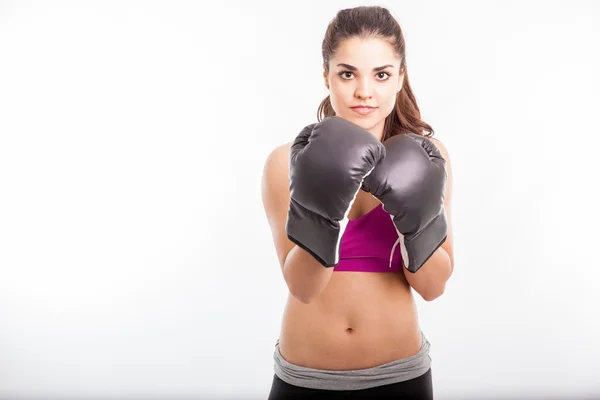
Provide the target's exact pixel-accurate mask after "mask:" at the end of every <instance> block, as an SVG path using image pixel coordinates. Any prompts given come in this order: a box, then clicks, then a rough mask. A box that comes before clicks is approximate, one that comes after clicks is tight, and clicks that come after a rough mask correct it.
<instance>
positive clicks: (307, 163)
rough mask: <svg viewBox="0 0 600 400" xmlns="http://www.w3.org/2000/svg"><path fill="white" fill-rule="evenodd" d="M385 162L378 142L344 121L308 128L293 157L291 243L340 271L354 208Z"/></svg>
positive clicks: (326, 121)
mask: <svg viewBox="0 0 600 400" xmlns="http://www.w3.org/2000/svg"><path fill="white" fill-rule="evenodd" d="M384 157H385V148H384V146H383V144H382V143H381V142H380V141H379V140H377V138H376V137H375V136H373V135H372V134H371V133H370V132H368V131H366V130H364V129H363V128H361V127H359V126H358V125H356V124H354V123H352V122H350V121H347V120H345V119H343V118H340V117H337V116H332V117H328V118H325V119H324V120H323V121H321V122H319V123H317V124H311V125H308V126H306V127H305V128H304V129H303V130H302V131H301V132H300V134H299V135H298V136H297V137H296V139H295V140H294V142H293V144H292V148H291V152H290V164H289V167H290V175H289V179H290V205H289V209H288V216H287V220H286V232H287V236H288V238H289V239H290V240H291V241H292V242H293V243H295V244H296V245H298V246H299V247H301V248H303V249H304V250H306V251H307V252H309V253H310V254H311V255H312V256H313V257H314V258H315V259H316V260H318V261H319V263H321V264H322V265H323V266H324V267H333V266H335V265H337V264H338V263H339V248H340V242H341V240H342V236H343V234H344V231H345V229H346V226H347V224H348V213H349V212H350V208H351V207H352V203H353V202H354V199H355V198H356V195H357V194H358V191H359V190H360V188H361V185H362V183H363V180H364V178H365V177H366V176H367V175H368V174H369V173H370V172H371V171H372V170H373V168H374V167H375V165H376V164H377V163H378V162H379V161H380V160H382V159H383V158H384Z"/></svg>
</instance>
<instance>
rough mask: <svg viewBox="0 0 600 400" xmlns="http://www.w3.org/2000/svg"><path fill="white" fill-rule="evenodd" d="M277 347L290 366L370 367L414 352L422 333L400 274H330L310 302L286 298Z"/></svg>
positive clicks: (414, 306) (411, 297)
mask: <svg viewBox="0 0 600 400" xmlns="http://www.w3.org/2000/svg"><path fill="white" fill-rule="evenodd" d="M279 347H280V351H281V353H282V355H283V357H284V358H285V359H286V360H287V361H288V362H290V363H292V364H296V365H300V366H304V367H309V368H317V369H329V370H346V369H362V368H370V367H374V366H377V365H381V364H385V363H388V362H391V361H394V360H399V359H401V358H405V357H409V356H412V355H414V354H416V353H417V352H418V351H419V349H420V348H421V330H420V327H419V323H418V316H417V309H416V304H415V302H414V298H413V295H412V292H411V290H410V286H409V285H408V283H407V282H406V279H405V277H404V275H403V273H401V272H400V273H363V272H361V273H357V272H334V274H333V275H332V277H331V280H330V282H329V284H328V286H327V288H326V289H325V290H324V291H323V293H322V294H321V295H320V297H319V298H318V299H317V300H315V301H314V302H312V303H311V304H304V303H301V302H300V301H298V300H296V299H295V298H293V297H292V296H291V295H290V296H289V299H288V302H287V304H286V308H285V312H284V315H283V322H282V330H281V334H280V337H279Z"/></svg>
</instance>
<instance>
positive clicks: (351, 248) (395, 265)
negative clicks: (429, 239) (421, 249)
mask: <svg viewBox="0 0 600 400" xmlns="http://www.w3.org/2000/svg"><path fill="white" fill-rule="evenodd" d="M399 243H400V241H399V236H398V232H397V231H396V227H395V226H394V222H393V221H392V218H391V216H390V214H388V213H387V212H386V211H385V210H384V209H383V204H381V203H380V204H379V205H378V206H377V207H375V208H374V209H372V210H371V211H369V212H368V213H366V214H364V215H362V216H361V217H359V218H357V219H353V220H349V221H348V225H347V226H346V230H345V231H344V235H343V236H342V241H341V243H340V260H339V263H338V264H337V265H336V266H335V267H334V272H335V271H352V272H361V271H362V272H399V271H402V255H401V253H400V246H398V244H399ZM395 250H396V251H395Z"/></svg>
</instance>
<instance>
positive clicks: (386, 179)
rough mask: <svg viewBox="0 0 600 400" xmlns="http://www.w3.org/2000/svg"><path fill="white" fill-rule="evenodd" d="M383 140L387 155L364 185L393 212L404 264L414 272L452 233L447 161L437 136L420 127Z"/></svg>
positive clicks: (386, 208)
mask: <svg viewBox="0 0 600 400" xmlns="http://www.w3.org/2000/svg"><path fill="white" fill-rule="evenodd" d="M383 145H384V146H385V149H386V157H385V159H383V160H382V161H381V163H380V164H379V165H377V167H376V168H375V169H374V170H373V172H372V173H371V174H370V175H369V176H368V177H367V178H366V179H365V181H364V182H363V186H362V189H363V190H365V191H367V192H369V193H371V194H372V195H373V196H375V197H377V198H378V199H379V200H380V201H381V203H382V204H383V208H384V210H385V211H387V212H388V213H389V214H390V216H391V218H392V220H393V221H394V225H395V226H396V230H397V231H398V236H399V237H398V241H397V242H396V245H397V244H399V245H400V250H401V254H402V260H403V263H404V267H405V268H406V269H408V270H409V271H410V272H413V273H414V272H417V271H418V270H419V268H421V266H423V264H424V263H425V262H426V261H427V260H428V259H429V258H430V257H431V255H432V254H433V253H434V252H435V251H436V250H437V249H438V247H440V246H441V245H442V244H443V243H444V241H445V240H446V237H447V221H446V215H445V212H444V193H445V189H446V168H445V164H446V161H445V159H444V158H443V157H442V155H441V154H440V151H439V150H438V148H437V147H436V146H435V145H434V144H433V142H432V141H430V140H429V139H427V138H426V137H424V136H421V135H417V134H414V133H410V134H399V135H395V136H392V137H391V138H389V139H387V140H386V141H385V142H384V143H383ZM396 245H394V248H395V246H396ZM394 248H393V249H392V254H393V250H394ZM390 258H391V257H390Z"/></svg>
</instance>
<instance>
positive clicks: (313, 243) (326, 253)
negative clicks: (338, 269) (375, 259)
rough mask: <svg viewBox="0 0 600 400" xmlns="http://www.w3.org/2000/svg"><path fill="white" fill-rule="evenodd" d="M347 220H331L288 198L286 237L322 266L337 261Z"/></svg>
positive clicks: (330, 265) (331, 264) (333, 263)
mask: <svg viewBox="0 0 600 400" xmlns="http://www.w3.org/2000/svg"><path fill="white" fill-rule="evenodd" d="M347 222H348V220H347V219H344V220H342V221H332V220H330V219H327V218H325V217H323V216H321V215H319V214H316V213H314V212H312V211H310V210H308V209H306V208H304V207H302V206H301V205H300V204H299V203H298V202H296V201H295V200H294V199H290V207H289V210H288V217H287V221H286V231H287V237H288V239H289V240H291V241H292V242H293V243H294V244H296V245H297V246H298V247H301V248H302V249H304V250H306V251H307V252H309V253H310V254H311V255H312V256H313V257H314V258H315V259H316V260H317V261H318V262H319V263H321V264H322V265H323V266H324V267H334V266H336V265H337V264H338V263H339V255H340V242H341V240H342V235H343V233H344V230H345V228H346V225H347Z"/></svg>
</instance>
